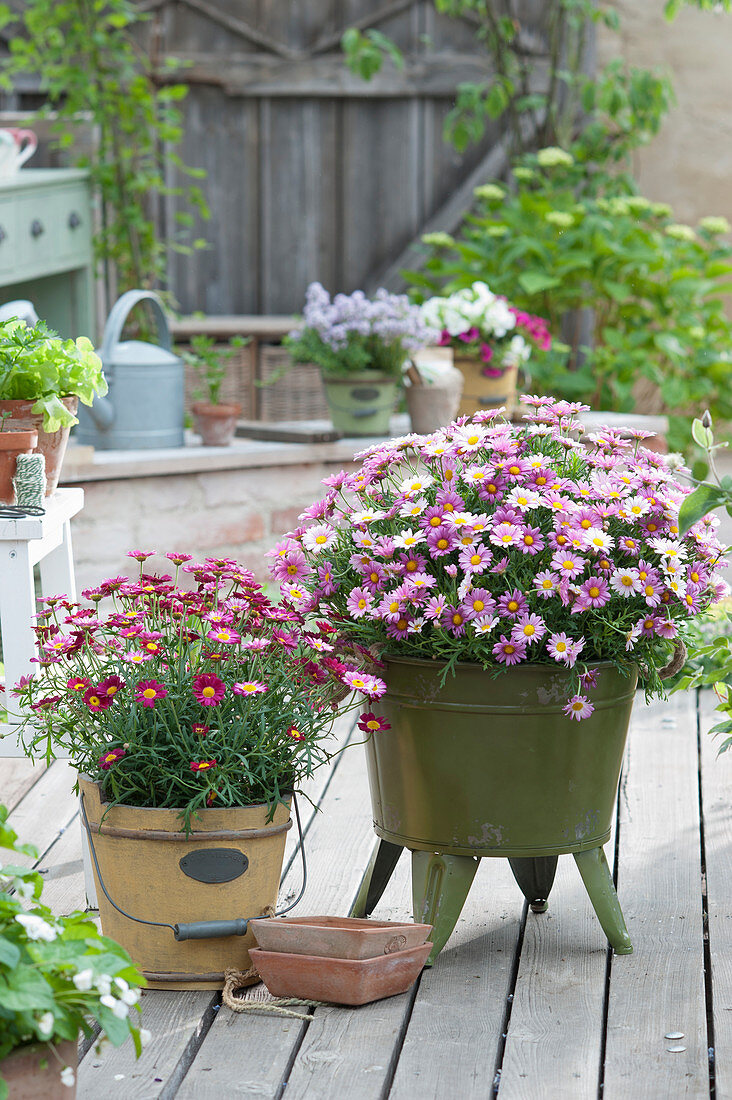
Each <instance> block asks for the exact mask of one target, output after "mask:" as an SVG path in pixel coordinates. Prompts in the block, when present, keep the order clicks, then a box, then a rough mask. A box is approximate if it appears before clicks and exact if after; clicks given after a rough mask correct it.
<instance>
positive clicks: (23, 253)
mask: <svg viewBox="0 0 732 1100" xmlns="http://www.w3.org/2000/svg"><path fill="white" fill-rule="evenodd" d="M92 228H93V225H92V203H91V190H90V185H89V176H88V173H87V172H85V171H83V170H81V169H76V168H23V169H21V171H20V172H18V173H16V175H14V176H12V177H10V178H7V179H0V304H2V303H3V302H7V301H10V300H11V299H15V298H28V299H30V301H32V302H33V304H34V306H35V308H36V312H37V313H38V316H39V317H41V318H42V319H43V320H44V321H46V322H47V324H48V325H49V326H50V327H51V328H52V329H55V330H56V331H57V332H59V333H60V334H61V335H62V336H89V337H90V338H91V339H92V340H94V339H95V337H96V335H97V334H96V332H95V331H94V329H95V324H94V262H93V252H92V240H91V238H92Z"/></svg>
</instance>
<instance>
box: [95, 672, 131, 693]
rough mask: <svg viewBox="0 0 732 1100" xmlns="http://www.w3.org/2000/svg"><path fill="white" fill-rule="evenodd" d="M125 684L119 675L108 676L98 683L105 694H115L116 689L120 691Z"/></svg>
mask: <svg viewBox="0 0 732 1100" xmlns="http://www.w3.org/2000/svg"><path fill="white" fill-rule="evenodd" d="M126 686H127V685H126V684H125V682H124V680H123V679H122V677H121V676H108V677H107V678H106V680H102V681H101V683H100V684H99V687H100V689H101V691H104V692H105V693H106V694H107V695H116V694H117V692H118V691H122V690H123V689H124V688H125V687H126Z"/></svg>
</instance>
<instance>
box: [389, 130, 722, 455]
mask: <svg viewBox="0 0 732 1100" xmlns="http://www.w3.org/2000/svg"><path fill="white" fill-rule="evenodd" d="M588 179H589V184H587V182H586V181H587V180H588ZM629 188H630V184H629V182H628V181H624V180H622V179H618V178H616V177H610V176H605V174H604V173H595V174H594V176H590V177H588V175H587V166H586V165H585V164H584V163H582V162H578V161H576V159H575V158H574V157H573V156H572V155H571V154H568V153H567V152H566V151H564V150H562V149H558V148H549V149H543V150H540V151H539V152H538V153H537V154H527V155H525V156H524V157H522V158H520V160H519V161H518V163H517V165H516V167H515V169H514V178H513V181H512V184H511V186H509V187H508V188H505V187H500V186H497V185H495V184H489V185H486V186H485V187H479V188H478V189H477V190H476V200H477V205H476V208H475V211H474V213H472V214H470V215H469V216H468V217H467V218H466V221H465V223H464V226H463V229H462V231H461V233H460V234H459V235H458V236H457V238H455V239H454V241H453V242H452V243H451V244H447V243H446V242H442V243H440V244H439V245H437V246H435V245H431V246H429V245H428V246H427V247H428V258H427V261H426V263H425V266H424V269H423V270H422V271H420V272H419V273H414V272H412V273H408V275H411V276H413V277H414V279H413V281H414V284H415V287H416V289H415V294H416V295H417V296H418V297H421V298H424V297H427V296H429V294H430V293H434V292H439V293H442V292H444V291H445V290H446V289H447V290H449V291H452V290H456V289H459V288H462V287H465V286H470V285H471V284H472V283H473V282H474V281H475V280H477V279H481V280H484V281H485V282H487V283H488V285H489V286H490V288H491V290H493V291H494V292H495V293H498V294H504V295H506V296H507V297H509V298H510V299H511V301H512V302H513V303H514V304H515V305H516V306H517V307H518V308H520V309H526V310H528V311H529V312H531V313H538V314H540V315H541V316H542V317H545V318H547V319H548V322H549V327H550V330H551V331H552V332H553V333H555V334H557V333H559V332H561V331H563V327H562V326H563V322H564V323H565V329H564V331H565V332H566V321H565V319H566V318H567V317H568V316H572V315H573V316H575V317H576V316H578V315H579V313H578V311H581V310H587V311H591V316H592V317H593V319H594V342H593V346H592V347H584V346H580V344H579V341H577V340H575V341H574V344H573V346H572V347H568V346H566V345H561V344H559V345H558V344H556V343H555V344H554V345H553V347H552V350H551V351H550V352H548V353H544V354H542V353H539V352H535V353H534V355H533V356H532V360H531V365H530V370H531V386H532V388H534V389H535V390H536V391H537V392H547V393H554V394H557V395H559V396H562V397H566V398H569V399H571V400H581V401H586V402H587V403H588V404H590V405H591V406H592V407H594V408H601V409H608V410H616V411H619V412H629V411H632V410H633V408H634V406H635V397H634V387H635V385H636V383H637V381H638V380H639V379H640V378H644V379H647V380H648V381H649V382H650V383H652V384H653V386H654V387H655V388H656V389H657V391H658V392H659V393H660V396H661V398H662V400H663V404H664V406H665V409H666V410H667V411H668V413H669V414H671V416H672V417H675V418H678V419H674V420H672V436H671V442H672V445H673V446H674V447H680V446H684V445H687V444H688V442H689V440H688V414H689V411H690V410H693V409H699V410H700V411H701V410H702V409H703V408H704V407H707V408H709V409H710V410H711V411H712V412H713V414H714V415H715V416H717V417H719V418H720V419H724V420H729V419H730V418H732V391H730V387H729V377H730V371H731V369H732V367H731V363H732V325H731V324H730V321H729V320H728V318H727V315H726V312H725V303H726V301H727V300H728V293H729V289H730V285H732V284H731V283H730V280H729V276H730V274H732V247H730V245H729V244H728V243H727V241H726V240H725V239H723V237H722V236H721V234H722V233H723V232H725V231H726V230H728V229H729V226H728V225H727V223H726V221H725V220H724V219H723V218H722V219H720V218H705V219H702V221H701V222H700V224H699V226H698V227H697V228H696V229H692V228H691V227H690V226H686V225H679V224H678V223H676V222H675V221H674V218H673V215H672V211H671V209H670V207H668V206H665V205H663V204H658V203H651V202H650V201H649V200H648V199H645V198H643V197H642V196H640V195H637V194H633V193H632V192H631V191H630V189H629ZM619 191H624V192H625V193H615V192H619Z"/></svg>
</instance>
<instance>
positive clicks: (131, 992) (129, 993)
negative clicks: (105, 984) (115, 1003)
mask: <svg viewBox="0 0 732 1100" xmlns="http://www.w3.org/2000/svg"><path fill="white" fill-rule="evenodd" d="M119 999H120V1000H121V1001H122V1002H123V1003H124V1004H126V1005H129V1006H132V1005H136V1004H137V1002H138V1001H139V999H140V994H139V993H138V991H137V990H136V989H123V990H122V992H121V993H120V995H119Z"/></svg>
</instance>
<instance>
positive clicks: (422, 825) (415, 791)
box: [352, 657, 637, 962]
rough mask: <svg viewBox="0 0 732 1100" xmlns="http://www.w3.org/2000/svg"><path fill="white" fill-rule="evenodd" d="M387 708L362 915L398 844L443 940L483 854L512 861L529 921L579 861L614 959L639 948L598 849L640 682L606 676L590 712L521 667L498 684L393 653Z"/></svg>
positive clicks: (376, 739)
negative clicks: (561, 872) (569, 861)
mask: <svg viewBox="0 0 732 1100" xmlns="http://www.w3.org/2000/svg"><path fill="white" fill-rule="evenodd" d="M385 662H386V673H385V679H386V682H387V685H388V689H387V693H386V695H384V697H383V698H382V699H381V700H380V709H381V710H382V711H383V713H384V715H385V717H386V719H387V721H388V722H389V723H390V724H391V729H388V730H386V729H385V730H383V731H378V732H375V733H374V734H373V735H372V736H371V737H370V739H369V741H368V742H367V746H366V753H367V760H368V773H369V784H370V788H371V800H372V805H373V814H374V828H375V830H376V833H377V835H378V836H379V838H380V842H379V844H378V846H377V848H376V850H375V852H374V856H373V857H372V860H371V863H370V865H369V868H368V870H367V873H366V876H365V878H364V881H363V883H362V886H361V890H360V893H359V896H358V898H357V900H356V902H355V904H354V907H353V910H352V915H354V916H366V915H367V914H368V913H370V912H371V911H372V910H373V908H374V907H375V905H376V903H377V902H378V900H379V898H380V897H381V894H382V893H383V890H384V888H385V886H386V883H387V882H388V880H389V877H390V876H391V873H392V872H393V870H394V867H395V866H396V862H397V859H398V858H399V855H400V854H401V851H402V849H403V848H409V849H410V850H411V852H412V891H413V902H414V919H415V920H416V921H420V922H425V923H429V924H432V925H434V933H433V937H432V939H433V942H434V949H433V952H432V955H431V958H430V962H432V961H434V958H435V957H436V956H437V954H438V953H439V952H440V950H441V949H442V948H443V947H444V945H445V943H446V942H447V940H448V937H449V936H450V934H451V932H452V930H453V928H454V927H455V924H456V922H457V919H458V917H459V916H460V911H461V909H462V907H463V904H464V902H465V899H466V897H467V894H468V891H469V889H470V885H471V883H472V881H473V878H474V876H475V872H476V871H477V869H478V864H479V861H480V859H481V858H483V857H493V856H503V857H506V858H508V860H509V862H510V864H511V869H512V871H513V874H514V876H515V878H516V880H517V882H518V884H519V886H520V888H521V890H522V892H523V894H524V895H525V897H526V898H527V900H528V901H529V903H530V904H531V907H532V909H533V910H534V912H543V911H544V910H545V909H546V908H547V898H548V895H549V891H550V889H551V886H552V883H553V881H554V874H555V871H556V865H557V857H558V856H560V855H564V854H565V853H570V852H571V853H572V855H574V858H575V860H576V862H577V866H578V868H579V871H580V874H581V876H582V879H583V881H584V884H585V887H586V889H587V892H588V894H589V896H590V900H591V902H592V905H593V907H594V909H595V912H596V913H597V916H598V918H599V920H600V924H601V925H602V927H603V929H604V931H605V933H606V935H607V938H608V940H609V941H610V944H611V945H612V947H613V948H614V950H615V951H616V952H617V953H618V954H629V953H630V952H631V951H632V950H633V948H632V945H631V942H630V938H629V936H628V932H627V929H626V926H625V921H624V919H623V914H622V912H621V909H620V905H619V903H618V898H617V895H616V893H615V887H614V885H613V881H612V877H611V874H610V870H609V868H608V864H607V861H606V859H605V854H604V851H603V845H604V844H605V843H606V842H607V841H608V839H609V838H610V830H611V823H612V818H613V813H614V809H615V802H616V796H617V789H618V781H619V778H620V769H621V764H622V759H623V753H624V749H625V740H626V736H627V731H628V723H629V720H630V712H631V708H632V705H633V699H634V696H635V688H636V681H637V675H636V673H635V671H634V672H633V673H632V675H628V676H624V675H623V674H622V673H621V672H619V671H618V670H617V668H616V667H615V666H614V665H612V664H610V663H607V664H595V665H592V666H591V667H593V668H596V669H598V670H599V672H600V675H599V677H598V683H597V687H596V688H595V689H594V691H593V703H594V707H595V709H594V713H593V714H592V715H591V717H589V718H587V719H585V720H584V721H582V722H574V721H572V720H570V719H569V718H568V717H567V716H566V715H565V714H563V713H562V707H563V706H564V705H565V704H566V701H567V697H568V694H569V684H570V674H569V673H568V672H567V671H563V670H560V669H557V668H554V667H552V666H550V665H542V664H534V665H520V666H518V667H515V668H511V669H509V670H507V671H503V672H501V673H500V674H499V675H495V674H492V673H491V672H490V671H486V670H484V669H483V668H482V667H481V666H480V665H477V664H457V665H456V666H455V675H454V676H453V675H451V674H450V673H448V675H447V677H446V679H445V683H444V685H442V684H441V678H442V676H441V674H442V672H443V671H444V664H442V663H438V662H436V661H426V660H417V659H403V658H397V657H387V658H385Z"/></svg>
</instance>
